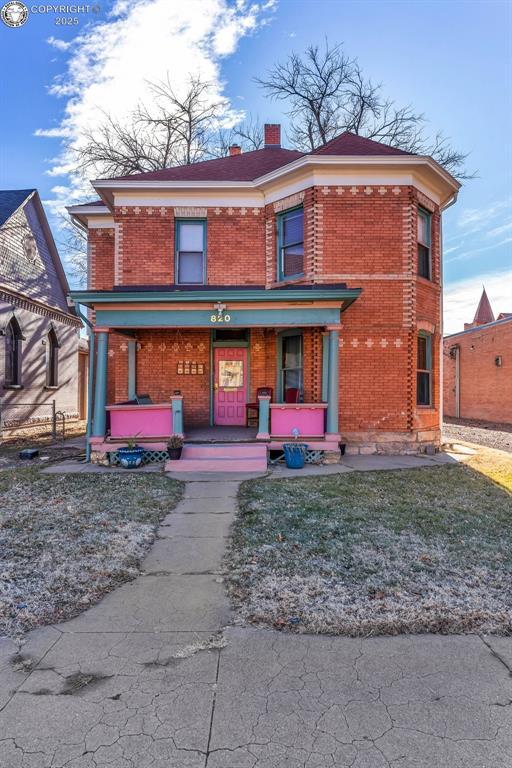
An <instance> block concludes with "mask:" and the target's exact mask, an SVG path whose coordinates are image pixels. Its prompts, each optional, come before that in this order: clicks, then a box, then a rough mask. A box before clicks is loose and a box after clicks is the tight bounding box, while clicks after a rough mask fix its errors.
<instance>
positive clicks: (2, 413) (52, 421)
mask: <svg viewBox="0 0 512 768" xmlns="http://www.w3.org/2000/svg"><path fill="white" fill-rule="evenodd" d="M73 415H74V416H75V418H76V414H73ZM71 416H72V414H66V413H65V412H64V411H59V410H57V404H56V401H55V400H50V401H46V402H44V403H6V402H4V401H2V400H0V440H1V439H2V438H5V437H6V436H9V437H11V436H13V435H16V434H20V433H23V432H24V431H29V432H30V433H31V434H33V433H38V434H40V433H48V434H51V437H52V439H53V440H56V439H57V437H58V436H59V435H60V437H61V438H62V439H64V437H65V432H66V418H70V417H71Z"/></svg>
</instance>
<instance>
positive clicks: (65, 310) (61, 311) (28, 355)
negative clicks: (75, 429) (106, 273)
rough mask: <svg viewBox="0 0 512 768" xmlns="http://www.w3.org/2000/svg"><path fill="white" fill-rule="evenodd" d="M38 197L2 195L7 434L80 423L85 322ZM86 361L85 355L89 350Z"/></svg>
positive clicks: (0, 296)
mask: <svg viewBox="0 0 512 768" xmlns="http://www.w3.org/2000/svg"><path fill="white" fill-rule="evenodd" d="M68 291H69V286H68V282H67V280H66V276H65V274H64V270H63V268H62V264H61V261H60V258H59V254H58V252H57V248H56V246H55V242H54V239H53V236H52V233H51V230H50V227H49V225H48V221H47V218H46V215H45V212H44V209H43V206H42V204H41V200H40V198H39V195H38V193H37V190H35V189H16V190H3V191H0V416H1V422H2V426H3V427H4V428H6V429H9V428H12V427H18V426H23V427H26V426H30V425H33V424H38V423H41V422H48V421H50V420H51V419H52V414H53V412H57V411H58V412H60V413H61V414H64V415H65V417H67V418H68V419H69V418H75V419H76V418H77V417H78V416H79V411H80V408H79V385H78V370H79V334H80V328H81V325H82V323H81V321H80V319H79V318H78V317H77V316H76V314H75V311H74V310H73V309H70V307H68V302H67V293H68ZM84 353H85V355H86V350H84Z"/></svg>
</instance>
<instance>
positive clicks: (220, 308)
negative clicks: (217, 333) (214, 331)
mask: <svg viewBox="0 0 512 768" xmlns="http://www.w3.org/2000/svg"><path fill="white" fill-rule="evenodd" d="M213 306H214V308H215V309H216V310H217V312H216V313H215V314H213V315H210V322H211V323H229V321H230V320H231V315H228V314H227V313H226V312H225V311H226V309H227V307H226V305H225V304H223V303H222V302H221V301H218V302H217V303H216V304H214V305H213Z"/></svg>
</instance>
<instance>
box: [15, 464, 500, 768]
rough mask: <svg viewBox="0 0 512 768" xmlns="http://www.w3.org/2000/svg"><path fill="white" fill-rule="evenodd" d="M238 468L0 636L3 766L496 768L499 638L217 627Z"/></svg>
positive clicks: (192, 493)
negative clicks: (67, 611)
mask: <svg viewBox="0 0 512 768" xmlns="http://www.w3.org/2000/svg"><path fill="white" fill-rule="evenodd" d="M240 479H241V478H237V481H233V480H227V481H220V480H219V479H217V478H215V477H210V478H207V479H206V480H205V481H203V482H199V481H194V482H190V483H188V484H187V486H186V493H185V497H184V498H183V500H182V501H181V502H180V504H179V505H178V506H177V508H176V510H175V511H174V512H173V513H171V514H170V515H169V516H168V517H167V518H166V519H165V520H164V521H163V524H162V526H161V527H160V529H159V533H158V538H157V540H156V542H155V544H154V546H153V548H152V550H151V551H150V553H149V554H148V556H147V558H146V559H145V561H144V563H143V573H142V575H141V576H139V577H138V578H137V579H136V580H135V581H133V582H131V583H129V584H125V585H124V586H122V587H120V588H119V589H117V590H116V591H115V592H112V593H111V594H110V595H108V596H107V597H106V598H105V599H104V600H103V601H102V602H101V603H100V604H98V605H97V606H95V607H93V608H91V609H90V610H88V611H87V612H86V613H84V614H82V615H81V616H79V617H77V618H76V619H73V620H71V621H68V622H66V623H64V624H61V625H59V626H56V627H48V628H46V629H41V630H37V631H35V632H32V633H31V634H30V636H29V639H28V642H27V644H26V645H25V647H24V648H23V651H22V654H21V655H19V656H17V655H16V654H15V650H16V649H15V648H14V646H13V644H12V643H11V642H10V641H4V642H3V643H0V657H1V658H0V710H1V711H0V766H1V768H64V766H66V768H99V767H100V768H107V766H108V768H349V767H350V768H384V767H386V768H391V766H392V767H393V768H422V767H425V768H427V766H428V768H511V766H512V677H511V669H512V640H511V639H508V638H480V637H477V636H460V637H459V636H454V637H440V636H411V637H407V636H405V637H396V638H374V639H365V640H361V639H349V638H340V637H321V636H319V637H317V636H306V635H289V634H284V633H278V632H274V631H270V630H258V629H251V628H244V627H233V626H229V623H230V620H231V616H230V609H229V604H228V601H227V598H226V594H225V590H224V585H223V583H222V582H223V580H222V563H221V559H222V555H223V552H224V547H225V543H226V536H227V535H228V531H229V526H230V524H231V522H232V520H233V517H234V513H235V509H236V494H237V490H238V484H239V483H238V481H239V480H240Z"/></svg>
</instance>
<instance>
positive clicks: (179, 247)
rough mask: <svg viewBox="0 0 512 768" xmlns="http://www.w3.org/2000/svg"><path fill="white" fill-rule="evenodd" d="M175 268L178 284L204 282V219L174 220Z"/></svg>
mask: <svg viewBox="0 0 512 768" xmlns="http://www.w3.org/2000/svg"><path fill="white" fill-rule="evenodd" d="M175 269H176V280H175V282H176V283H178V284H180V285H202V284H204V283H206V221H193V220H192V221H177V222H176V265H175Z"/></svg>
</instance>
